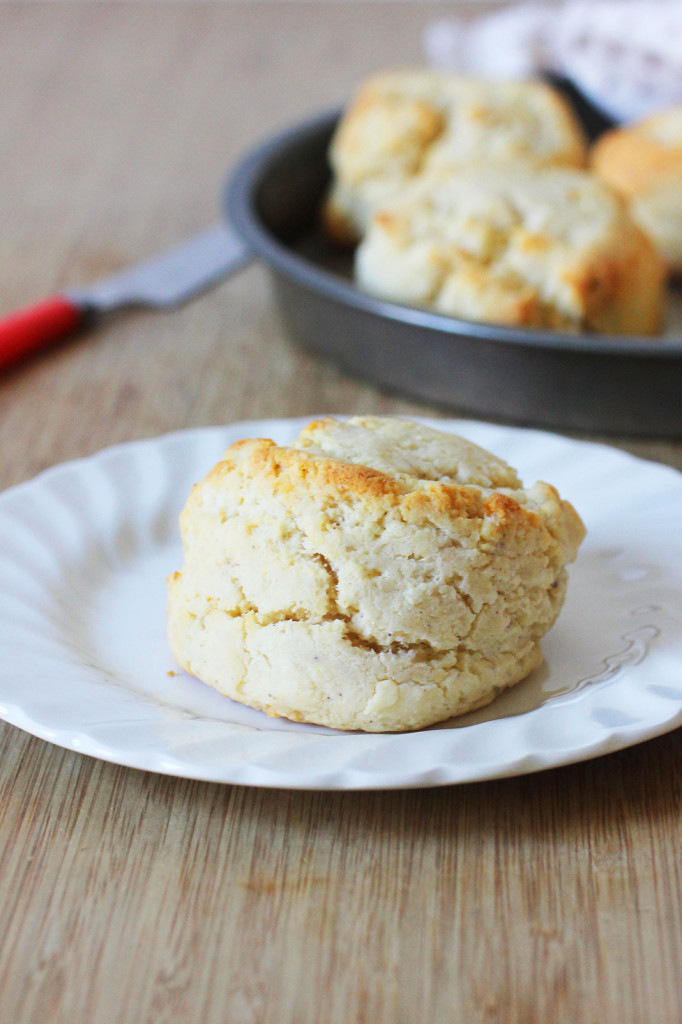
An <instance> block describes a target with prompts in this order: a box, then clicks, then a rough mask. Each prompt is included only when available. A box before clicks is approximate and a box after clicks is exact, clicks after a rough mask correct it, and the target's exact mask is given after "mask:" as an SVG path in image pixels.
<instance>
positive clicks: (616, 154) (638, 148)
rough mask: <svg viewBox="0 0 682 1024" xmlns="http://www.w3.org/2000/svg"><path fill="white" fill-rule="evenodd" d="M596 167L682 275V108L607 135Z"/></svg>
mask: <svg viewBox="0 0 682 1024" xmlns="http://www.w3.org/2000/svg"><path fill="white" fill-rule="evenodd" d="M590 163H591V167H592V169H593V171H594V173H595V174H597V175H599V177H600V178H602V180H603V181H605V182H606V183H607V184H608V185H609V186H610V187H611V188H613V189H615V191H616V192H618V193H619V194H620V195H621V196H623V198H624V199H625V201H626V202H627V204H628V208H629V210H630V213H631V215H632V217H633V219H634V220H635V221H636V223H637V224H639V226H640V227H641V228H642V230H643V231H644V232H645V233H646V234H647V235H648V236H649V237H650V238H652V239H653V241H654V242H655V244H656V246H657V247H658V249H659V251H660V252H661V254H662V256H663V258H664V260H665V262H666V265H667V267H668V270H669V271H671V272H673V273H679V272H681V271H682V105H679V106H675V107H671V108H669V109H668V110H663V111H661V112H659V113H658V114H656V115H655V116H653V117H648V118H645V119H644V120H642V121H639V122H636V123H633V124H630V125H625V126H623V127H620V128H616V129H613V130H612V131H610V132H607V133H605V134H604V135H602V136H601V137H600V138H599V139H598V140H597V142H596V143H595V145H594V146H593V148H592V151H591V159H590Z"/></svg>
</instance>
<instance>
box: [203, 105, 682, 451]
mask: <svg viewBox="0 0 682 1024" xmlns="http://www.w3.org/2000/svg"><path fill="white" fill-rule="evenodd" d="M338 117H339V113H338V112H333V113H329V114H325V115H323V116H320V117H318V118H315V119H314V120H311V121H306V122H305V123H303V124H301V125H299V126H296V127H294V128H292V129H290V130H288V131H286V132H284V133H282V134H281V135H278V136H277V137H275V138H272V139H270V140H268V141H267V142H265V143H264V144H262V145H260V146H258V147H257V148H256V149H254V150H253V151H252V152H251V153H249V154H248V155H247V156H246V157H245V158H244V159H243V160H242V161H241V163H240V164H239V165H238V166H237V167H236V169H235V171H234V172H233V174H232V175H231V176H230V178H229V181H228V183H227V186H226V188H225V192H224V200H223V206H224V213H225V216H226V218H227V221H228V223H229V224H230V225H232V227H233V228H234V229H235V230H236V231H237V233H238V234H239V235H240V236H241V238H242V239H243V240H244V242H245V243H246V244H247V246H248V247H249V249H250V250H251V251H252V253H253V255H254V256H255V257H256V258H258V259H260V260H262V261H263V262H264V263H265V264H266V266H267V267H268V269H269V271H270V273H271V276H272V281H273V286H274V293H275V298H276V302H277V305H278V307H279V310H280V313H281V316H282V320H283V322H284V324H285V327H286V329H287V330H288V331H289V332H290V334H291V335H292V336H293V337H294V338H295V339H296V340H297V341H298V342H300V343H301V344H302V345H303V346H305V347H306V348H308V349H310V350H312V351H314V352H316V353H318V354H320V355H322V356H325V357H327V358H329V359H330V360H332V361H333V362H334V363H335V364H336V365H337V366H339V367H340V368H342V369H343V370H344V371H346V372H348V373H349V374H352V375H355V376H358V377H361V378H364V379H367V380H370V381H372V382H373V383H375V384H377V385H379V386H381V387H383V388H387V389H389V390H392V391H396V392H400V393H403V394H405V395H408V396H410V397H413V398H416V399H420V400H423V401H425V402H428V403H430V404H436V405H439V406H443V407H447V408H449V409H454V410H456V411H457V412H460V413H466V414H474V415H477V416H480V417H484V418H487V419H494V420H503V421H511V422H515V423H522V424H530V425H535V426H542V427H549V428H556V429H564V430H575V431H591V432H595V431H597V432H604V433H619V434H624V435H638V436H659V437H660V436H677V435H679V434H682V338H680V337H679V336H677V337H671V336H668V335H664V336H660V337H655V338H642V337H637V336H623V337H621V336H610V335H609V336H607V335H593V334H570V333H561V332H558V331H548V330H544V329H543V330H519V329H516V328H514V329H511V328H505V327H499V326H495V325H490V324H482V323H472V322H466V321H462V320H457V319H453V318H451V317H446V316H442V315H440V314H436V313H431V312H429V311H428V310H423V309H414V308H409V307H406V306H400V305H397V304H395V303H389V302H383V301H379V300H377V299H375V298H373V297H372V296H370V295H367V294H366V293H364V292H362V291H361V290H360V289H359V288H357V287H356V286H355V285H354V284H353V280H352V256H351V255H350V254H347V253H340V252H339V251H338V250H336V249H335V248H334V247H333V246H331V245H329V244H327V243H326V241H325V239H324V237H323V235H322V234H321V232H320V231H319V230H318V220H319V210H320V204H321V202H322V199H323V196H324V194H325V190H326V189H327V186H328V183H329V180H330V171H329V167H328V163H327V150H328V146H329V141H330V139H331V136H332V133H333V131H334V127H335V125H336V123H337V120H338ZM673 300H674V296H673Z"/></svg>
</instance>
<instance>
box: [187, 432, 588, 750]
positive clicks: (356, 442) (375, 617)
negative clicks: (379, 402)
mask: <svg viewBox="0 0 682 1024" xmlns="http://www.w3.org/2000/svg"><path fill="white" fill-rule="evenodd" d="M181 532H182V537H183V544H184V565H183V568H182V570H181V571H180V572H176V573H175V574H173V575H172V576H171V577H169V581H168V584H169V604H168V630H169V639H170V645H171V649H172V651H173V653H174V655H175V658H176V659H177V661H178V663H179V664H180V665H182V666H183V668H185V669H186V670H187V671H188V672H190V673H192V674H194V675H195V676H198V677H199V679H201V680H203V681H204V682H205V683H208V684H209V685H210V686H213V687H215V688H216V689H217V690H219V691H220V692H221V693H222V694H224V695H226V696H228V697H231V698H233V699H234V700H236V701H240V702H242V703H244V704H247V705H250V706H251V707H254V708H259V709H262V710H263V711H266V712H267V713H268V714H269V715H279V716H285V717H286V718H289V719H293V720H295V721H302V722H313V723H318V724H321V725H326V726H331V727H333V728H338V729H358V730H363V731H368V732H385V731H404V730H413V729H420V728H423V727H425V726H429V725H432V724H434V723H435V722H439V721H443V720H445V719H448V718H449V717H451V716H452V715H459V714H462V713H463V712H466V711H470V710H472V709H474V708H478V707H481V706H483V705H485V704H487V703H489V702H490V701H491V700H492V699H493V698H494V697H495V695H496V694H497V693H499V692H500V691H501V690H504V689H505V688H506V687H509V686H513V685H514V684H515V683H517V682H519V680H521V679H523V678H524V676H526V675H527V674H528V673H529V672H530V671H531V670H532V669H534V668H536V667H537V666H538V665H539V664H540V663H541V661H542V654H541V651H540V646H539V640H540V638H541V637H542V635H543V634H544V633H546V632H547V630H548V629H549V628H550V626H551V625H552V623H553V622H554V621H555V619H556V617H557V615H558V613H559V610H560V608H561V605H562V602H563V600H564V594H565V589H566V579H567V574H566V569H565V566H566V564H567V563H568V562H570V561H572V560H573V559H574V557H575V555H576V552H577V549H578V546H579V544H580V542H581V540H582V538H583V535H584V527H583V525H582V522H581V520H580V518H579V517H578V515H577V513H576V512H575V510H574V509H573V508H572V506H571V505H569V504H568V503H567V502H565V501H562V500H561V499H560V498H559V495H558V494H557V492H556V490H555V489H554V488H553V487H551V486H550V485H548V484H545V483H537V484H535V485H534V486H532V487H530V488H528V489H526V488H524V487H523V486H522V484H521V482H520V480H519V478H518V476H517V474H516V472H515V471H514V470H513V469H512V468H511V467H509V466H508V465H507V464H506V463H504V462H503V461H502V460H501V459H499V458H496V457H495V456H494V455H491V454H489V453H488V452H486V451H484V450H483V449H481V448H479V447H477V446H476V445H474V444H471V443H470V442H469V441H466V440H463V439H461V438H459V437H456V436H454V435H452V434H449V433H445V432H442V431H438V430H433V429H430V428H427V427H425V426H421V425H418V424H416V423H410V422H407V421H404V420H399V419H381V418H375V417H356V418H353V419H351V420H349V421H347V422H339V421H337V420H335V419H325V420H321V421H317V422H313V423H311V424H310V425H309V426H307V427H306V428H305V429H304V430H303V432H302V433H301V434H300V436H299V437H298V438H297V440H295V441H294V442H293V443H292V444H291V445H289V446H278V445H277V444H275V443H274V442H273V441H270V440H265V439H255V440H244V441H239V442H237V443H236V444H233V445H232V446H231V447H230V448H229V449H228V450H227V452H226V453H225V455H224V457H223V459H222V460H221V461H220V462H219V463H218V464H217V465H216V466H215V467H214V468H213V469H212V470H211V471H210V472H209V473H208V475H207V476H206V478H205V479H204V480H203V481H202V482H201V483H199V484H197V485H196V486H195V487H194V488H193V490H192V492H191V494H190V496H189V498H188V501H187V504H186V506H185V509H184V511H183V513H182V516H181Z"/></svg>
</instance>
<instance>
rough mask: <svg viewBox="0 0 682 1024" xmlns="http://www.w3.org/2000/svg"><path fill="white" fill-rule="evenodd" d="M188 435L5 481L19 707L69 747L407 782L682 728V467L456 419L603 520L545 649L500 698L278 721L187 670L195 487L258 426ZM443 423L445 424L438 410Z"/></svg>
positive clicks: (197, 764)
mask: <svg viewBox="0 0 682 1024" xmlns="http://www.w3.org/2000/svg"><path fill="white" fill-rule="evenodd" d="M303 422H305V421H302V420H301V421H298V420H275V421H263V422H249V423H238V424H233V425H231V426H228V427H220V428H205V429H198V430H189V431H184V432H181V433H176V434H169V435H167V436H165V437H161V438H157V439H153V440H149V441H141V442H136V443H132V444H127V445H121V446H118V447H115V448H110V449H107V450H105V451H103V452H101V453H99V454H98V455H95V456H92V457H90V458H87V459H82V460H79V461H76V462H71V463H65V464H63V465H60V466H56V467H54V468H52V469H50V470H48V471H47V472H45V473H43V474H42V475H41V476H39V477H37V478H36V479H35V480H32V481H29V482H28V483H25V484H21V485H19V486H18V487H15V488H12V489H10V490H8V491H6V492H4V493H3V494H2V495H0V650H1V651H2V663H1V665H0V716H2V717H3V718H5V719H6V720H7V721H8V722H11V723H12V724H14V725H16V726H19V728H21V729H24V730H26V731H27V732H30V733H32V734H33V735H35V736H39V737H41V738H42V739H45V740H48V741H50V742H52V743H55V744H58V745H59V746H63V747H67V748H69V749H71V750H76V751H80V752H82V753H85V754H89V755H91V756H93V757H98V758H101V759H103V760H106V761H112V762H114V763H117V764H122V765H128V766H131V767H134V768H142V769H147V770H148V771H154V772H161V773H165V774H169V775H177V776H181V777H186V778H196V779H207V780H213V781H215V782H230V783H238V784H243V785H254V786H274V787H282V788H296V789H389V788H395V787H412V786H437V785H445V784H449V783H457V782H467V781H473V780H481V779H490V778H499V777H502V776H507V775H517V774H524V773H528V772H534V771H539V770H541V769H544V768H550V767H554V766H558V765H564V764H570V763H572V762H576V761H582V760H586V759H588V758H592V757H596V756H598V755H601V754H605V753H608V752H609V751H613V750H618V749H621V748H624V747H627V746H630V745H632V744H634V743H638V742H640V741H642V740H646V739H648V738H650V737H653V736H657V735H660V734H662V733H665V732H667V731H669V730H671V729H674V728H676V727H677V726H678V725H680V724H682V475H681V474H679V473H677V472H676V471H675V470H672V469H669V468H667V467H664V466H660V465H655V464H653V463H648V462H643V461H641V460H639V459H635V458H633V457H632V456H630V455H627V454H625V453H623V452H620V451H617V450H615V449H612V448H608V447H605V446H602V445H595V444H588V443H584V442H577V441H571V440H567V439H565V438H562V437H558V436H555V435H552V434H546V433H541V432H539V431H531V430H521V429H518V428H511V427H503V426H493V425H489V424H483V423H474V422H467V421H438V422H437V423H434V425H435V426H438V427H440V428H441V429H450V430H453V431H455V432H457V433H460V434H462V435H464V436H465V437H468V438H470V439H471V440H472V441H475V442H476V443H477V444H480V445H482V446H483V447H486V448H489V449H490V450H491V451H494V452H495V453H496V454H498V455H500V456H502V457H503V458H505V459H507V461H509V462H510V463H511V464H512V465H514V466H516V467H517V468H518V469H519V471H520V473H521V476H522V478H523V479H524V480H525V481H526V482H528V483H531V482H534V481H535V480H536V479H545V480H548V481H550V482H551V483H553V484H555V486H557V487H558V488H559V490H560V492H561V493H562V495H563V496H565V497H567V498H568V499H569V500H571V501H572V502H573V503H574V504H575V506H576V507H577V509H578V510H579V512H580V514H581V515H582V517H583V519H584V520H585V523H586V525H587V527H588V537H587V539H586V541H585V543H584V545H583V547H582V548H581V551H580V555H579V557H578V561H577V562H576V563H575V565H573V566H572V567H571V580H570V584H569V589H568V598H567V601H566V604H565V606H564V609H563V611H562V614H561V616H560V618H559V621H558V623H557V624H556V625H555V627H554V628H553V630H552V631H551V632H550V633H549V634H548V636H547V637H546V638H545V641H544V643H543V649H544V652H545V664H544V666H543V667H542V668H541V669H539V670H538V671H537V672H534V673H533V674H532V675H531V676H529V677H528V679H526V680H525V681H524V682H523V683H521V684H519V685H518V686H516V687H514V689H512V690H510V691H508V692H507V693H505V694H503V695H502V696H501V697H500V698H498V700H497V701H495V702H494V703H493V704H492V705H490V706H489V707H488V708H486V709H485V710H483V711H480V712H476V713H475V714H471V715H467V716H465V717H463V718H460V719H456V720H453V721H451V722H447V723H444V724H443V725H440V726H437V727H434V728H432V729H427V730H424V731H422V732H417V733H407V734H400V735H364V734H360V733H341V732H335V731H333V730H329V729H324V728H321V727H315V726H308V725H299V724H294V723H292V722H287V721H284V720H281V719H269V718H267V717H266V716H265V715H263V714H261V713H260V712H257V711H253V710H251V709H249V708H244V707H242V706H241V705H239V704H235V703H234V702H232V701H230V700H229V699H227V698H224V697H221V696H220V695H219V694H217V693H216V692H214V691H213V690H211V689H209V688H208V687H206V686H204V685H203V684H202V683H200V682H198V681H197V680H195V679H192V678H191V677H189V676H187V675H185V674H184V673H183V672H180V671H179V670H177V667H176V666H175V665H174V664H173V661H172V659H171V656H170V654H169V652H168V649H167V646H166V639H165V577H166V575H167V573H169V572H171V571H172V570H173V569H176V568H179V566H180V564H181V551H180V543H179V534H178V526H177V518H178V514H179V512H180V509H181V507H182V505H183V504H184V501H185V498H186V496H187V494H188V492H189V489H190V487H191V485H192V484H193V483H194V482H195V481H196V480H198V479H200V477H202V476H203V474H204V473H205V472H206V471H207V470H208V469H209V468H210V466H211V465H213V463H214V462H215V461H216V460H217V459H218V458H219V456H220V455H221V454H222V452H223V451H224V449H225V448H226V447H227V446H228V445H229V444H231V443H232V442H233V441H235V440H237V439H238V438H240V437H253V436H261V437H263V436H265V437H272V438H274V439H275V440H276V441H278V442H280V443H286V442H287V441H289V440H291V439H292V438H293V437H295V435H296V434H297V433H298V431H299V430H300V428H301V426H302V424H303ZM425 422H428V421H425Z"/></svg>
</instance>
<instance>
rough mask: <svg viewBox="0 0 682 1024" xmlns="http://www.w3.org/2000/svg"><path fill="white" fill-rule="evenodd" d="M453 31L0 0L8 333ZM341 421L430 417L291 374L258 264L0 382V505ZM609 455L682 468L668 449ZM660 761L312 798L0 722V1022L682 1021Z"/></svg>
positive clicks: (678, 833)
mask: <svg viewBox="0 0 682 1024" xmlns="http://www.w3.org/2000/svg"><path fill="white" fill-rule="evenodd" d="M451 11H452V6H451V5H445V4H439V3H437V2H430V3H425V4H415V3H411V2H409V0H408V2H404V3H395V4H394V3H390V2H385V3H368V4H365V3H362V2H346V3H336V2H332V0H326V2H319V3H300V2H298V0H288V2H280V3H275V4H271V3H267V2H251V3H249V2H244V3H237V2H235V3H186V4H160V3H150V4H146V3H122V4H113V3H106V2H103V3H92V4H88V3H77V4H74V3H70V2H63V3H45V4H43V3H40V2H38V3H27V4H14V3H1V4H0V98H1V99H0V154H1V161H2V162H1V164H0V224H1V225H2V230H1V231H0V313H6V312H9V311H10V310H11V309H13V308H15V307H17V306H20V305H22V304H23V303H27V302H30V301H32V300H34V299H37V298H40V297H42V296H44V295H46V294H49V293H51V292H53V291H54V290H55V289H58V288H61V287H65V286H67V285H79V284H84V283H87V281H89V280H91V279H93V278H95V277H97V276H98V275H101V274H105V273H109V272H112V271H114V270H116V269H118V268H122V267H124V266H127V265H128V264H129V263H131V262H133V261H135V260H136V259H138V258H142V257H144V256H146V255H149V254H151V253H154V252H155V251H157V250H158V249H160V248H163V247H164V246H166V245H169V244H171V243H173V242H174V241H179V240H180V239H182V238H184V237H185V236H186V235H187V234H189V233H191V232H192V231H195V230H198V229H200V228H201V227H203V226H204V225H206V224H208V223H210V222H211V221H212V220H214V219H215V217H216V216H217V214H218V204H219V194H220V190H221V187H222V184H223V181H224V178H225V176H226V174H227V172H228V170H229V168H230V167H231V166H232V165H233V164H234V162H235V161H236V160H237V158H238V157H239V156H240V155H241V154H242V153H243V152H244V151H245V150H246V149H247V148H248V147H250V146H252V145H253V144H254V143H256V142H258V141H259V140H260V139H261V138H263V137H265V136H266V135H267V134H268V133H269V132H271V131H272V130H274V129H278V128H281V127H283V126H285V125H287V124H289V123H291V122H294V121H297V120H299V119H300V118H301V117H302V116H305V115H306V114H310V113H313V112H316V111H318V110H319V109H321V108H325V107H330V106H334V105H337V104H339V103H341V102H342V101H343V100H344V99H345V97H346V96H347V95H348V94H349V93H350V91H351V90H352V88H353V87H354V85H355V84H356V82H357V81H358V80H359V78H361V77H362V76H363V75H365V74H367V73H369V72H370V71H372V70H374V69H375V68H377V67H381V66H388V65H398V64H405V63H415V62H417V63H418V62H419V61H420V60H421V59H422V50H421V37H422V32H423V30H424V27H425V26H426V24H427V23H428V22H429V21H430V20H431V19H433V18H435V17H437V16H440V15H442V14H443V13H445V12H448V13H449V12H451ZM360 411H362V412H374V413H403V414H405V413H407V414H409V413H420V414H429V415H442V414H443V412H444V411H443V410H436V409H430V408H427V407H425V406H422V405H417V404H415V403H412V402H410V401H407V400H403V399H401V398H399V397H396V396H391V395H388V394H384V393H381V392H379V391H378V390H376V389H374V388H373V387H370V386H369V385H365V384H363V383H362V382H359V381H356V380H351V379H349V378H347V377H345V376H344V375H343V374H341V373H340V372H339V371H337V370H335V369H334V368H333V367H331V366H329V365H327V364H326V363H324V362H323V361H321V360H318V359H316V358H314V357H312V356H310V355H307V354H305V353H304V352H302V351H301V350H299V349H298V348H297V347H296V345H295V344H294V343H293V342H291V341H290V340H289V339H288V338H287V337H286V336H285V335H284V333H283V330H282V328H281V326H280V324H279V322H278V319H277V314H276V311H275V310H274V308H273V306H272V303H271V296H270V291H269V284H268V280H267V276H266V274H265V271H264V270H263V268H262V267H260V266H258V265H256V264H254V265H251V266H249V267H248V269H246V270H244V271H243V272H241V273H240V274H239V275H237V276H235V277H234V278H232V279H231V280H229V281H226V282H225V283H224V284H222V285H221V286H220V287H218V288H216V289H215V290H214V291H213V292H211V293H210V294H208V295H206V296H204V297H203V298H201V299H200V300H197V301H196V302H194V303H192V304H190V305H188V306H186V307H185V308H184V309H182V310H180V311H178V312H174V313H170V314H161V313H142V312H139V313H137V312H136V313H133V314H126V315H125V316H120V317H114V318H113V319H110V320H107V321H106V322H104V323H102V324H101V325H100V326H99V327H98V328H96V329H95V330H93V331H91V332H89V333H84V334H82V335H80V336H79V337H77V338H75V339H73V340H71V341H68V342H66V343H64V344H61V345H60V346H58V347H57V348H55V349H54V350H52V351H50V352H47V353H44V354H42V355H40V356H37V357H35V358H34V359H32V360H31V361H30V362H27V363H25V364H23V365H21V366H18V367H16V368H15V369H14V370H12V371H11V372H6V373H4V374H2V375H1V376H0V436H1V437H2V444H1V446H0V486H1V487H7V486H9V485H11V484H14V483H17V482H19V481H21V480H24V479H27V478H30V477H32V476H33V475H35V474H36V473H37V472H39V471H40V470H42V469H44V468H45V467H47V466H50V465H52V464H54V463H57V462H60V461H63V460H65V459H70V458H73V457H76V456H80V455H85V454H87V453H89V452H93V451H96V450H98V449H100V448H102V447H104V446H106V445H109V444H112V443H115V442H119V441H126V440H130V439H134V438H140V437H151V436H155V435H158V434H161V433H163V432H165V431H168V430H175V429H180V428H184V427H191V426H198V425H203V424H215V423H223V422H229V421H233V420H238V419H244V418H262V417H281V416H294V415H296V416H298V415H307V414H311V415H315V414H319V413H321V412H329V413H334V412H338V413H352V412H360ZM454 412H455V413H456V412H457V410H455V411H454ZM447 414H451V412H449V413H447ZM609 443H612V444H616V445H619V446H621V447H624V448H627V449H629V450H630V451H633V452H635V453H636V454H639V455H643V456H645V457H647V458H652V459H656V460H659V461H662V462H666V463H668V464H670V465H673V466H677V467H678V468H682V445H681V444H680V443H679V442H677V443H676V442H672V441H671V442H665V441H655V442H654V441H642V440H640V441H637V442H634V441H629V440H627V439H622V438H615V439H614V438H612V439H610V442H609ZM0 543H2V538H0ZM122 642H125V640H124V638H122ZM1 657H2V655H1V652H0V658H1ZM681 738H682V737H681V734H680V733H679V732H677V733H673V734H670V735H668V736H665V737H662V738H660V739H657V740H653V741H651V742H648V743H645V744H642V745H640V746H638V747H635V748H633V749H631V750H628V751H625V752H622V753H617V754H612V755H610V756H608V757H605V758H601V759H599V760H596V761H592V762H587V763H585V764H582V765H576V766H573V767H568V768H562V769H558V770H554V771H551V772H546V773H543V774H541V775H536V776H529V777H525V778H517V779H508V780H504V781H499V782H490V783H480V784H474V785H466V786H460V787H453V788H447V789H435V790H424V791H407V792H387V793H314V792H312V793H304V792H279V791H271V790H261V789H248V788H239V787H230V786H218V785H212V784H207V783H197V782H190V781H186V780H182V779H174V778H166V777H161V776H156V775H153V774H150V773H145V772H140V771H135V770H129V769H125V768H120V767H117V766H115V765H110V764H106V763H104V762H100V761H96V760H94V759H90V758H87V757H84V756H81V755H78V754H75V753H71V752H68V751H65V750H61V749H59V748H56V747H54V746H51V745H50V744H48V743H45V742H42V741H39V740H37V739H33V738H31V737H29V736H28V735H26V734H25V733H23V732H21V731H19V730H18V729H15V728H13V727H10V726H5V725H3V726H2V727H0V750H1V753H0V934H1V935H2V941H1V942H0V1022H1V1024H29V1022H30V1024H33V1022H35V1024H46V1022H49V1024H67V1022H68V1024H156V1022H164V1024H165V1022H168V1024H194V1022H201V1024H431V1022H438V1024H440V1022H453V1024H459V1022H462V1024H464V1022H466V1024H477V1022H486V1024H488V1022H490V1024H493V1022H500V1024H534V1022H538V1024H574V1022H575V1024H577V1022H579V1024H597V1022H598V1024H679V1021H680V1020H682V970H681V969H680V968H681V964H680V959H681V953H680V951H681V950H682V856H681V839H682V828H681V825H680V813H681V810H682V808H681V806H680V803H681V800H680V779H681V778H682V745H681V742H680V740H681Z"/></svg>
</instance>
